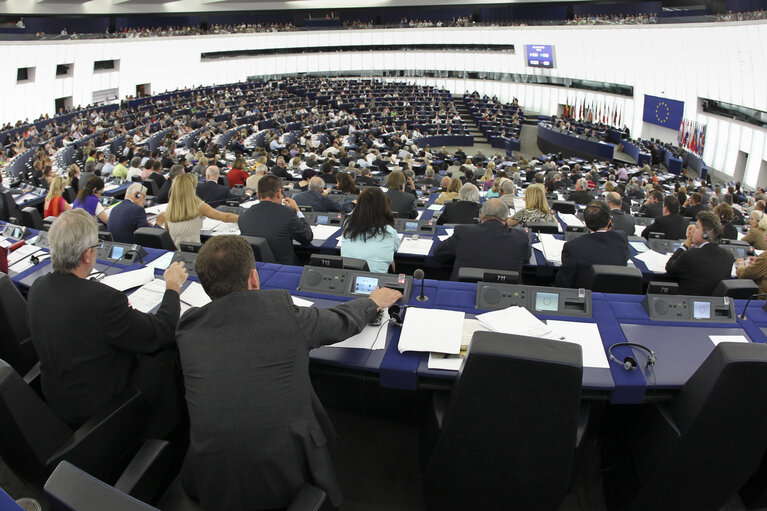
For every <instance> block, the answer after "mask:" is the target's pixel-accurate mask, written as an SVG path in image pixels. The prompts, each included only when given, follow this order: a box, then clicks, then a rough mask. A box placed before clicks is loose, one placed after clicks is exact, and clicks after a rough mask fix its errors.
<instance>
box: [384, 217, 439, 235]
mask: <svg viewBox="0 0 767 511" xmlns="http://www.w3.org/2000/svg"><path fill="white" fill-rule="evenodd" d="M394 229H395V230H396V231H397V232H412V233H416V234H434V233H435V232H437V224H436V223H435V222H434V221H433V220H408V219H407V218H395V219H394Z"/></svg>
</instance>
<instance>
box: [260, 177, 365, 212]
mask: <svg viewBox="0 0 767 511" xmlns="http://www.w3.org/2000/svg"><path fill="white" fill-rule="evenodd" d="M262 179H263V178H262ZM324 191H325V181H323V180H322V178H321V177H318V176H314V177H313V178H311V179H310V180H309V186H308V189H307V190H306V191H305V192H301V193H297V194H296V195H294V196H293V200H295V201H296V204H298V205H299V206H311V207H312V211H340V212H342V213H349V212H350V211H351V210H353V209H354V204H355V201H348V202H344V203H339V202H336V201H334V200H333V199H329V198H328V197H326V196H325V194H324V193H323V192H324Z"/></svg>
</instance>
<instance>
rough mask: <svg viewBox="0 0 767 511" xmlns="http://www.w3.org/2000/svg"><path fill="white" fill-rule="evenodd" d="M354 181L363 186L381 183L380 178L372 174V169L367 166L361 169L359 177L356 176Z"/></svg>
mask: <svg viewBox="0 0 767 511" xmlns="http://www.w3.org/2000/svg"><path fill="white" fill-rule="evenodd" d="M354 181H355V182H356V183H357V184H358V185H363V186H378V185H379V184H380V183H379V181H378V179H376V178H374V177H373V176H371V175H370V169H369V168H367V167H362V168H361V169H360V172H359V174H357V177H356V178H354Z"/></svg>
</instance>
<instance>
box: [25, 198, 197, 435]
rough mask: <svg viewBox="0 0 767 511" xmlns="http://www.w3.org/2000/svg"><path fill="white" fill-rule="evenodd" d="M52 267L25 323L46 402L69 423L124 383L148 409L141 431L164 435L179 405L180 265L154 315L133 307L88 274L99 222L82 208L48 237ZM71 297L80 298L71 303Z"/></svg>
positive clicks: (172, 270) (35, 290) (32, 295)
mask: <svg viewBox="0 0 767 511" xmlns="http://www.w3.org/2000/svg"><path fill="white" fill-rule="evenodd" d="M48 240H49V243H50V250H51V262H52V266H53V272H51V273H49V274H47V275H45V276H43V277H40V278H39V279H37V280H36V281H35V283H34V284H33V285H32V288H31V289H30V290H29V300H28V303H27V323H28V324H29V329H30V332H31V336H32V342H33V344H34V346H35V349H36V351H37V354H38V355H39V357H40V371H41V381H42V390H43V395H44V397H45V400H46V401H47V403H48V405H49V406H50V407H51V408H52V409H53V410H54V412H56V414H57V415H58V416H59V417H61V418H62V419H63V420H64V421H65V422H66V423H67V424H69V425H70V426H76V425H80V424H82V423H83V422H85V421H86V420H88V419H89V418H91V417H93V416H95V415H96V414H97V413H99V412H100V411H102V410H103V409H104V408H105V406H106V405H107V404H109V403H110V401H112V400H113V399H114V398H115V397H116V396H117V395H119V394H120V393H121V392H123V391H124V390H126V389H127V388H128V387H134V388H137V389H139V390H140V391H141V393H142V395H143V396H144V397H145V398H146V399H147V401H148V402H149V404H150V406H151V407H152V408H153V412H152V416H150V418H149V421H148V422H147V427H148V429H147V431H146V432H145V433H146V434H152V435H155V434H156V435H158V436H156V438H160V437H162V436H165V435H166V434H167V433H168V432H170V430H171V429H172V428H173V427H174V426H175V424H176V423H177V421H178V419H179V417H180V413H181V411H180V410H181V409H180V408H179V406H180V404H181V402H182V401H181V399H182V397H181V395H180V392H179V389H180V386H179V384H180V382H179V381H177V380H176V378H175V377H174V360H175V358H176V350H175V339H174V332H175V328H176V323H177V322H178V318H179V310H180V303H179V290H180V289H181V285H182V284H183V283H184V281H185V280H186V278H187V273H186V270H185V269H184V264H183V263H173V264H171V265H170V266H169V267H168V269H167V270H165V275H164V277H165V294H164V295H163V299H162V302H161V303H160V307H159V309H158V311H157V313H156V314H145V313H143V312H139V311H138V310H136V309H134V308H132V307H131V306H130V305H129V303H128V298H127V297H126V295H125V294H124V293H122V292H120V291H117V290H116V289H112V288H111V287H109V286H106V285H104V284H102V283H100V282H98V280H95V279H93V278H88V277H89V276H90V275H92V272H93V268H94V266H95V264H96V257H97V255H98V252H97V247H98V246H99V240H98V225H97V224H96V221H95V219H94V218H93V217H92V216H91V215H89V214H88V213H87V212H85V211H83V210H81V209H74V210H70V211H65V212H64V213H62V214H61V215H60V216H59V217H58V218H57V219H56V220H55V221H54V222H53V225H52V226H51V230H50V233H49V235H48ZM73 300H74V301H76V302H77V303H78V304H81V308H80V311H79V312H77V313H76V314H75V312H76V308H73V306H72V304H73Z"/></svg>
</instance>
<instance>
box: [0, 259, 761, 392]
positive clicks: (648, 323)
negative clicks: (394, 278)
mask: <svg viewBox="0 0 767 511" xmlns="http://www.w3.org/2000/svg"><path fill="white" fill-rule="evenodd" d="M146 252H147V255H146V256H145V257H144V259H143V263H144V264H151V263H152V262H153V261H155V260H157V259H158V258H160V257H161V256H163V255H164V254H165V252H164V251H162V250H156V249H146ZM41 259H42V261H41V262H40V263H39V264H38V265H35V266H32V267H30V268H28V269H26V270H24V271H22V272H14V271H13V268H11V273H10V275H11V277H12V279H13V280H14V282H15V283H16V284H17V285H18V286H19V287H20V288H22V289H26V288H29V287H30V286H31V285H32V283H33V282H34V280H35V279H37V278H39V277H40V276H42V275H44V274H46V273H48V272H49V271H50V270H51V269H50V261H49V259H46V258H44V257H41ZM109 264H110V263H109V261H108V260H100V261H99V263H98V265H97V269H104V268H106V267H107V266H108V265H109ZM141 266H143V264H132V265H131V264H129V265H121V264H113V266H112V267H111V268H109V269H108V271H107V273H109V274H112V273H116V272H122V271H129V270H133V269H137V268H139V267H141ZM257 268H258V271H259V275H260V279H261V286H262V288H264V289H287V290H289V291H290V292H291V293H292V294H294V295H295V296H299V297H302V298H304V299H308V300H310V301H312V302H314V303H315V305H316V306H320V307H325V306H331V305H333V304H335V303H339V302H342V301H345V300H348V299H350V298H349V297H343V296H331V295H325V294H318V293H312V292H308V291H306V290H304V291H300V290H298V288H299V281H300V280H301V275H302V272H303V271H304V268H302V267H298V266H283V265H277V264H270V263H257ZM161 274H162V269H160V268H157V269H155V275H156V277H159V276H160V275H161ZM190 280H194V277H190ZM187 285H188V284H187ZM423 287H424V294H425V296H426V297H428V301H425V302H422V301H418V300H417V295H418V292H419V291H420V281H416V282H415V286H414V289H413V292H412V294H411V295H410V298H409V300H407V305H408V306H410V307H420V308H428V309H435V308H436V309H448V310H457V311H462V312H465V313H466V314H467V317H471V316H473V315H475V314H478V313H480V312H484V311H482V310H478V309H477V308H476V307H475V304H476V290H477V284H472V283H464V282H450V281H439V280H432V279H425V280H424V282H423ZM591 296H592V315H591V317H589V318H573V317H568V316H558V315H547V316H540V314H538V313H536V314H538V315H539V317H541V319H554V320H562V321H576V322H587V323H595V324H596V325H597V327H598V330H599V334H600V336H601V343H602V345H603V348H604V349H605V351H606V350H607V348H608V347H609V346H611V345H612V344H614V343H617V342H626V341H630V342H638V343H641V344H644V345H646V346H648V347H650V348H651V349H653V350H654V351H655V352H656V354H657V359H658V361H657V363H656V365H655V367H654V370H647V369H646V368H645V367H644V361H645V360H646V357H645V355H644V354H643V353H642V352H641V351H635V353H633V356H634V357H635V358H636V359H637V360H638V361H639V362H640V364H639V365H640V368H641V369H640V370H635V371H627V370H625V369H624V368H623V366H622V365H619V364H615V363H610V364H609V367H599V368H597V367H586V368H584V373H583V391H584V396H585V397H587V398H594V399H609V400H610V401H611V402H613V403H639V402H642V401H643V400H647V399H650V400H651V399H664V398H666V397H668V395H669V393H670V392H672V391H673V390H675V389H678V388H679V387H681V386H682V385H683V384H684V383H685V381H686V380H687V378H688V377H689V376H690V375H691V374H692V373H693V372H694V371H695V370H696V369H697V367H698V366H699V365H700V363H701V362H702V361H703V360H704V359H705V358H706V357H707V356H708V354H709V353H710V352H711V351H712V350H713V348H714V343H713V342H712V340H710V339H709V336H710V335H724V336H744V337H746V338H747V339H749V340H750V341H751V342H759V343H763V342H766V341H767V336H766V335H765V333H767V313H766V312H764V311H763V310H762V309H761V307H760V305H761V303H758V302H756V301H754V302H752V303H751V305H750V307H749V308H748V313H747V317H746V319H739V318H738V319H737V320H736V322H735V323H716V322H710V323H683V322H656V321H653V320H651V319H650V317H649V315H648V313H647V312H646V310H645V308H644V307H643V306H642V304H641V301H642V299H643V297H642V296H641V295H614V294H602V293H593V294H592V295H591ZM745 305H746V304H745V301H740V300H738V301H735V311H736V313H738V314H739V313H740V312H742V311H743V307H744V306H745ZM405 318H407V310H406V311H405ZM386 328H387V334H386V336H387V342H386V347H385V349H382V350H372V351H371V350H367V349H359V348H338V347H323V348H319V349H316V350H313V352H312V355H311V359H312V361H313V363H314V364H319V365H321V366H325V367H329V368H332V369H334V370H339V371H363V372H365V373H370V374H373V375H377V376H378V379H379V381H380V386H381V387H383V388H390V389H400V390H408V391H415V390H417V389H419V388H435V387H436V388H447V387H450V385H451V384H452V380H454V379H455V377H456V375H457V373H456V372H455V371H448V370H441V369H430V368H429V367H428V358H429V356H428V353H420V352H405V353H400V352H399V350H398V349H397V346H398V341H399V335H400V332H401V330H400V328H399V327H396V326H392V325H389V326H388V327H386ZM615 354H616V356H617V357H619V358H620V359H622V358H623V357H624V356H626V355H627V354H629V351H628V349H622V348H618V349H616V350H615Z"/></svg>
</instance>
